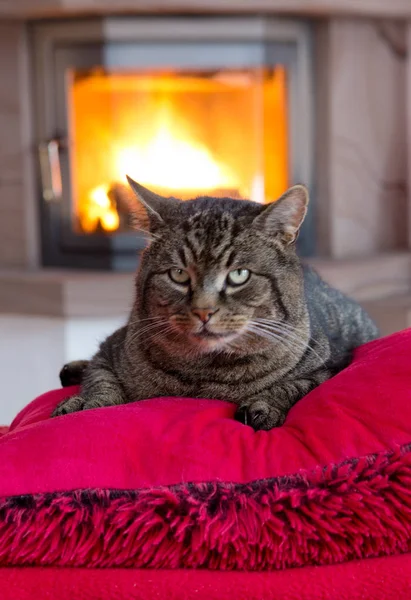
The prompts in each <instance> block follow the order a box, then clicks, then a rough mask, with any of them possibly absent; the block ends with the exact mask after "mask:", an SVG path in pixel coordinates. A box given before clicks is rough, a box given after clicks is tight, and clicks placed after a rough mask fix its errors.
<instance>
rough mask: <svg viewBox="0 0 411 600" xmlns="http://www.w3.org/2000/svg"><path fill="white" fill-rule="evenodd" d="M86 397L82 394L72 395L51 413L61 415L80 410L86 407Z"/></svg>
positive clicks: (54, 415) (56, 415)
mask: <svg viewBox="0 0 411 600" xmlns="http://www.w3.org/2000/svg"><path fill="white" fill-rule="evenodd" d="M85 403H86V401H85V399H84V398H83V397H82V396H72V397H71V398H67V399H66V400H63V402H60V404H58V405H57V406H56V408H55V409H54V411H53V412H52V413H51V416H52V417H61V416H62V415H68V414H69V413H73V412H78V411H80V410H83V409H84V406H85Z"/></svg>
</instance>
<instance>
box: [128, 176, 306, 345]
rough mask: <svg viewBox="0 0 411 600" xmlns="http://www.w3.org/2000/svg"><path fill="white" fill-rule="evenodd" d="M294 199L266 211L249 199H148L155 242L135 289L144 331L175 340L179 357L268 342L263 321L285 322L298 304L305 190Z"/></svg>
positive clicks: (160, 339)
mask: <svg viewBox="0 0 411 600" xmlns="http://www.w3.org/2000/svg"><path fill="white" fill-rule="evenodd" d="M138 193H139V196H140V197H141V190H140V188H138ZM292 196H293V193H291V199H290V198H288V200H287V198H285V200H284V201H283V202H284V204H290V206H289V207H287V206H285V207H284V206H283V208H281V206H280V203H279V204H278V207H276V208H275V210H271V211H267V208H266V207H264V206H261V205H259V204H256V203H252V202H246V201H238V200H231V199H213V198H198V199H196V200H192V201H188V202H180V201H177V200H175V199H169V198H168V199H160V200H158V197H157V196H156V197H154V201H153V196H150V197H148V198H147V194H145V197H144V198H143V200H144V202H145V204H146V205H148V206H149V208H148V210H147V212H146V213H145V217H146V219H148V220H146V222H145V224H146V225H145V226H146V228H149V230H150V234H151V235H152V241H151V244H150V246H149V248H148V249H147V250H146V251H145V253H144V256H143V259H142V264H141V269H140V272H139V276H138V280H137V286H138V288H139V291H140V293H139V296H140V298H141V312H142V315H143V318H145V319H146V320H147V321H146V323H147V324H146V331H147V332H150V333H151V334H152V336H153V339H154V340H155V341H157V342H160V343H161V342H162V343H167V342H169V343H170V342H172V343H173V347H174V350H175V348H176V347H177V348H180V349H181V353H182V354H184V353H185V352H187V351H188V352H190V351H191V352H192V351H195V352H197V353H209V352H212V351H215V350H219V351H220V350H224V349H226V350H227V351H230V352H235V351H236V350H239V349H241V348H243V349H244V345H247V344H249V345H250V344H251V345H254V346H256V345H257V346H258V345H259V346H264V344H267V343H268V342H267V336H261V335H260V336H255V335H254V333H255V331H256V329H257V328H258V329H259V330H260V331H264V327H265V321H266V320H267V322H268V321H269V320H270V321H275V322H286V321H287V319H288V318H289V310H290V308H291V307H292V305H293V304H295V303H297V304H298V302H301V293H302V288H301V272H300V268H299V261H298V259H297V257H296V255H295V251H294V249H293V248H292V243H291V242H293V241H294V239H295V237H296V235H297V232H298V228H299V226H300V224H301V221H302V218H303V216H304V214H305V207H306V192H305V189H304V188H302V187H301V186H299V187H298V188H295V196H296V197H295V198H293V197H292ZM290 200H291V201H290ZM266 213H267V214H266ZM271 213H272V214H271ZM274 213H275V214H274ZM288 213H290V214H288ZM285 219H286V220H287V223H285V222H284V220H285ZM143 220H144V219H143ZM147 225H148V227H147ZM294 312H295V314H296V315H297V314H298V311H296V310H295V311H294Z"/></svg>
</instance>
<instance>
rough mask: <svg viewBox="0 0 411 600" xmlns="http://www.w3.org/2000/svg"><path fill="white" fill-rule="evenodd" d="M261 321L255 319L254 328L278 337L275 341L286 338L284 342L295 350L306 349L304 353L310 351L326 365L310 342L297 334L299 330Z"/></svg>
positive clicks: (289, 326) (273, 322)
mask: <svg viewBox="0 0 411 600" xmlns="http://www.w3.org/2000/svg"><path fill="white" fill-rule="evenodd" d="M259 321H260V320H259V319H254V320H253V321H252V323H253V324H254V326H257V327H258V328H260V329H261V330H263V331H264V332H266V333H267V334H272V335H273V336H276V337H275V339H279V338H280V339H283V338H282V336H284V338H285V339H284V340H283V341H284V342H285V341H287V342H288V344H289V346H293V347H294V348H295V349H297V348H298V349H304V352H306V351H307V350H308V351H309V352H311V353H312V354H314V355H315V356H316V358H317V359H318V360H319V361H320V362H321V363H322V364H323V363H324V360H323V358H322V357H321V356H320V355H319V354H318V353H317V352H316V351H315V350H314V348H313V347H312V346H311V344H310V343H309V342H308V341H304V340H303V339H302V338H301V337H299V336H298V335H297V334H296V332H297V331H298V329H297V328H295V327H292V326H291V325H289V324H286V325H287V327H288V329H286V328H285V327H283V324H282V323H279V322H275V321H270V322H267V323H266V322H262V323H261V322H259ZM261 321H268V319H264V320H263V319H261Z"/></svg>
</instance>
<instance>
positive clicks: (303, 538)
mask: <svg viewBox="0 0 411 600" xmlns="http://www.w3.org/2000/svg"><path fill="white" fill-rule="evenodd" d="M75 391H76V390H75V389H65V390H58V391H54V392H50V393H48V394H45V395H43V396H41V397H40V398H37V400H35V401H34V402H32V403H31V404H30V405H29V406H27V407H26V408H25V409H24V410H23V411H22V412H21V413H20V414H19V415H18V416H17V417H16V419H15V420H14V422H13V423H12V425H11V427H10V430H9V432H8V433H6V434H5V435H4V436H3V437H1V438H0V496H1V497H3V501H2V502H3V505H2V506H3V509H4V510H3V512H1V510H0V542H1V535H2V533H1V532H2V531H3V535H4V536H6V538H7V536H8V535H9V536H10V541H9V542H7V543H3V545H1V543H0V564H27V560H28V556H30V560H29V562H30V563H31V564H76V565H104V566H113V565H119V564H121V565H124V566H130V565H133V566H146V565H149V566H169V567H170V566H171V567H175V566H209V567H211V568H213V567H214V568H271V567H282V566H290V565H301V564H305V563H306V562H311V563H317V564H325V563H330V562H338V561H340V560H346V559H348V558H352V557H361V556H377V555H378V554H381V553H393V552H398V551H404V550H407V549H408V540H409V539H410V538H411V521H410V519H408V522H410V525H409V526H408V524H404V523H403V520H404V514H408V513H407V511H411V498H410V496H411V492H408V491H407V489H405V488H407V486H406V485H405V483H404V482H402V480H401V482H402V483H401V486H400V488H401V489H400V488H398V487H397V488H395V490H394V491H393V490H392V489H391V488H390V486H388V485H386V486H385V487H384V486H383V487H382V488H381V485H382V484H381V478H388V479H390V477H391V475H390V473H391V474H392V473H394V472H395V473H396V477H397V480H398V477H400V479H401V477H403V478H404V477H405V480H407V477H410V473H409V471H408V470H407V469H409V468H410V467H409V464H411V456H410V452H409V449H408V447H407V446H404V445H406V444H408V443H409V442H411V330H408V331H405V332H402V333H399V334H396V335H393V336H391V337H388V338H385V339H383V340H379V341H375V342H371V343H370V344H368V345H366V346H364V347H362V348H360V349H359V350H358V351H357V352H356V355H355V359H354V361H353V363H352V365H351V366H350V367H349V368H348V369H346V370H345V371H344V372H342V373H340V374H339V375H337V376H336V377H334V378H333V379H332V380H330V381H328V382H326V383H324V384H323V385H321V386H320V387H319V388H317V389H316V390H314V391H313V392H312V393H311V394H309V395H308V396H307V397H306V398H304V399H303V400H301V401H300V402H299V403H298V404H297V405H296V406H295V407H294V408H293V409H292V410H291V411H290V413H289V415H288V417H287V419H286V422H285V424H284V425H283V426H282V427H280V428H279V429H274V430H272V431H269V432H264V431H259V432H254V431H253V430H252V429H251V428H250V427H247V426H244V425H242V424H240V423H238V422H236V421H235V420H234V419H233V415H234V411H235V406H234V405H232V404H229V403H226V402H222V401H217V400H195V399H182V398H162V399H151V400H146V401H144V402H138V403H135V404H129V405H124V406H116V407H109V408H104V409H97V410H90V411H85V412H80V413H74V414H71V415H67V416H64V417H59V418H57V419H49V416H50V413H51V411H52V409H53V408H54V406H55V405H56V404H57V403H58V402H60V401H61V400H62V399H63V398H65V397H66V396H68V395H69V394H72V393H73V392H75ZM400 446H403V448H402V449H401V450H399V447H400ZM391 450H394V451H395V452H394V454H391V453H390V451H391ZM375 453H380V454H381V456H380V457H379V458H378V459H377V460H375V459H374V458H368V459H366V460H364V461H357V460H350V461H349V462H348V463H346V464H345V463H344V461H345V460H346V459H356V457H361V456H365V455H370V454H375ZM336 464H337V465H339V466H337V467H335V466H334V465H336ZM317 466H324V467H326V466H327V469H326V470H325V471H324V470H322V469H320V470H315V467H317ZM313 469H314V470H313ZM284 475H287V476H293V477H289V478H282V477H281V476H284ZM273 478H274V479H273ZM266 480H268V481H266ZM405 480H404V481H405ZM384 481H385V480H384ZM407 481H408V480H407ZM410 481H411V479H410ZM250 482H253V483H252V485H243V486H239V487H235V486H234V487H233V486H232V485H228V484H232V483H239V484H247V483H250ZM360 482H362V483H361V485H362V486H363V488H361V486H360ZM370 482H372V485H371V483H370ZM192 483H195V484H198V485H195V486H193V485H190V484H192ZM208 483H210V484H211V487H210V485H208V486H207V484H208ZM407 485H408V484H407ZM159 486H161V488H160V487H159ZM165 486H171V487H165ZM344 486H345V487H344ZM347 486H348V487H347ZM403 487H404V489H405V491H404V489H403ZM410 487H411V486H408V489H410ZM153 488H158V489H157V490H153ZM377 488H378V489H377ZM387 488H390V489H389V493H390V494H391V496H390V498H391V500H390V499H388V500H387V497H386V496H384V498H383V500H382V501H381V502H380V501H379V500H378V498H380V497H381V494H382V491H381V490H385V491H386V490H387ZM85 489H87V490H91V491H90V492H87V494H84V493H81V492H80V491H81V490H85ZM73 490H74V491H75V492H74V493H70V492H72V491H73ZM79 490H80V491H79ZM111 490H116V492H115V493H113V492H112V491H111ZM119 490H128V492H127V493H124V494H122V493H120V492H119ZM325 490H326V491H325ZM359 490H361V491H359ZM136 491H138V493H136ZM385 491H384V493H385ZM56 492H61V493H60V494H56ZM47 493H48V494H47ZM387 493H388V492H387ZM21 494H25V495H27V494H34V496H31V497H30V502H28V501H27V502H26V503H23V504H21V503H20V504H19V501H17V500H16V499H15V498H14V499H10V496H18V495H21ZM50 494H51V496H50ZM53 494H54V495H53ZM264 494H265V496H264ZM311 501H312V506H311V505H310V504H309V503H310V502H311ZM408 501H409V504H410V506H409V507H408V504H407V502H408ZM155 502H157V505H156V506H157V508H158V511H160V512H158V511H157V508H155V507H154V508H153V506H154V505H155ZM213 502H214V504H213ZM344 502H348V504H347V505H345V504H344ZM378 502H380V505H378V506H377V504H378ZM390 502H391V504H392V505H389V503H390ZM153 503H154V504H153ZM327 503H328V504H327ZM387 503H388V504H387ZM85 505H86V506H92V507H93V509H92V510H93V511H95V512H94V513H93V518H91V517H90V514H88V516H87V519H88V520H87V527H86V526H84V523H83V521H82V519H83V518H84V514H85V513H84V506H85ZM51 507H52V508H51ZM73 507H75V508H73ZM96 507H97V508H96ZM267 507H270V509H269V513H267ZM240 508H242V509H243V512H242V513H241V515H242V517H241V518H244V522H241V519H240V521H239V517H238V514H239V513H238V511H239V509H240ZM0 509H1V506H0ZM377 509H378V510H380V511H382V512H381V515H379V516H378V519H380V520H381V519H382V516H383V515H384V514H386V521H387V522H381V523H380V524H381V527H380V525H379V524H378V523H377V522H376V521H375V519H374V520H373V515H375V514H376V511H377ZM50 511H52V514H53V515H54V516H55V521H53V520H52V525H50V524H49V521H50V518H51V516H50ZM53 511H54V512H53ZM110 511H111V512H110ZM122 511H123V512H122ZM127 511H131V512H127ZM167 511H168V512H167ZM202 511H203V512H202ZM213 511H214V514H213ZM247 511H248V512H247ZM250 511H251V512H250ZM264 511H265V512H264ZM275 511H277V513H278V515H277V516H275V515H274V512H275ZM304 511H305V512H306V514H305V512H304ZM316 511H317V514H315V513H316ZM384 511H385V513H384ZM390 511H391V512H390ZM396 511H397V512H396ZM398 511H399V512H398ZM404 511H405V512H404ZM240 512H241V511H240ZM23 513H24V515H25V520H24V519H23V521H22V514H23ZM397 513H398V514H397ZM119 514H123V515H127V519H128V520H127V519H126V516H124V519H126V520H125V521H124V523H123V525H124V527H125V529H126V533H125V530H123V529H122V527H123V525H122V524H121V523H120V522H116V526H115V527H114V526H113V519H119V516H118V515H119ZM165 514H167V517H165V516H164V515H165ZM410 514H411V512H410ZM56 515H58V517H57V516H56ZM102 515H103V516H102ZM176 515H177V516H176ZM204 515H205V516H204ZM244 515H245V516H244ZM273 515H274V516H273ZM131 516H132V517H133V521H132V522H133V527H135V529H132V528H131V525H130V523H131V520H130V519H131ZM140 516H141V522H140V521H139V520H138V519H139V517H140ZM186 517H187V518H186ZM354 517H355V519H358V523H357V524H355V523H354V521H353V519H354ZM185 518H186V524H185V525H183V524H182V523H183V522H184V519H185ZM2 519H3V521H2ZM70 519H72V520H71V521H70ZM93 519H95V521H94V520H93ZM105 519H106V520H105ZM173 519H177V521H178V520H179V521H178V523H179V524H178V525H175V527H177V529H175V528H174V525H173V523H177V521H175V522H174V521H173ZM270 519H271V521H270ZM327 519H329V521H327ZM338 519H340V520H338ZM350 519H351V521H350ZM355 519H354V520H355ZM364 519H365V521H364ZM367 519H368V521H367ZM143 522H144V527H151V526H152V528H151V529H150V532H149V533H148V530H146V529H144V527H143V525H142V523H143ZM200 522H201V523H200ZM217 522H218V526H217V525H215V531H214V532H212V531H211V530H207V531H208V533H207V535H206V534H205V530H204V527H206V528H210V527H212V523H217ZM80 523H82V525H83V526H84V527H85V530H87V531H88V533H89V537H88V538H87V544H86V546H87V550H85V549H84V548H83V549H82V550H81V551H80V550H78V548H79V544H78V540H77V542H76V541H74V542H73V545H72V546H70V548H69V549H67V548H66V550H67V551H66V552H65V553H62V551H61V548H60V547H59V544H63V546H64V544H69V543H70V542H69V541H68V539H67V531H68V530H69V531H72V530H71V529H70V527H71V528H72V527H74V526H76V527H77V526H78V525H79V524H80ZM224 523H225V525H224ZM353 523H354V524H353ZM364 523H365V525H364ZM200 525H201V526H200ZM263 525H264V527H265V528H267V527H268V525H269V526H270V528H271V529H270V531H271V533H270V535H269V537H268V538H267V535H268V534H267V529H264V528H262V527H263ZM46 526H47V527H52V530H53V532H54V535H55V536H56V540H57V541H56V542H55V544H56V545H55V548H54V550H55V551H53V552H51V551H50V548H48V546H47V543H46V542H44V536H43V535H42V528H44V527H46ZM2 527H3V529H1V528H2ZM16 527H21V528H22V533H21V536H22V538H21V539H22V544H23V546H22V547H23V550H21V548H22V547H21V546H20V547H18V548H17V547H16V546H15V545H14V546H13V537H14V534H15V528H16ZM139 527H140V529H139ZM158 527H160V529H161V528H163V529H162V531H163V533H162V534H161V535H160V533H158ZM178 527H180V529H179V530H178ZM186 527H189V531H190V539H189V540H188V539H186V538H184V536H183V534H182V533H181V532H182V531H185V532H186V533H187V530H186ZM196 527H198V531H197V533H196V532H195V528H196ZM250 527H251V529H247V528H250ZM364 527H365V529H364ZM367 527H368V528H373V527H374V530H373V532H371V533H370V531H369V530H368V529H367ZM67 528H68V529H67ZM98 528H100V529H99V530H98ZM110 528H111V529H110ZM130 528H131V529H130ZM173 528H174V529H173ZM236 528H237V529H236ZM238 528H240V529H241V531H240V530H239V529H238ZM330 528H331V529H330ZM344 528H346V531H345V529H344ZM332 529H334V532H333V533H332V531H331V530H332ZM408 529H410V531H408ZM177 530H178V531H180V533H178V531H177ZM316 530H317V531H316ZM50 531H51V530H50ZM210 531H211V533H210ZM393 531H394V534H393V533H392V532H393ZM318 532H320V533H318ZM389 532H391V533H389ZM33 533H36V535H38V540H39V543H34V541H33V540H34V539H35V536H33ZM94 533H95V535H96V538H95V539H94V538H93V535H94ZM291 533H292V535H293V536H294V538H293V539H292V535H291ZM357 533H358V534H359V537H358V539H356V540H355V542H354V541H353V539H352V536H354V538H355V536H356V534H357ZM28 534H30V535H31V542H30V544H31V545H30V548H29V550H28V549H26V550H24V543H25V542H24V539H25V536H27V535H28ZM122 534H124V535H128V536H129V538H127V543H126V541H125V540H123V542H124V544H123V545H122V546H121V550H120V547H118V548H117V551H116V552H117V553H116V552H114V553H113V552H110V553H108V552H107V548H108V546H107V547H106V546H104V544H103V546H102V545H101V542H100V545H99V542H98V540H99V539H100V540H101V539H102V538H105V537H106V538H107V539H111V538H110V536H114V537H115V539H116V540H117V541H118V536H119V535H122ZM150 535H153V536H154V537H153V541H154V540H155V539H156V535H157V542H156V543H157V545H158V546H157V552H156V554H155V555H154V554H153V552H152V550H151V549H150V548H151V547H150V548H149V549H147V548H145V550H144V552H143V550H142V547H143V546H144V544H146V542H147V539H148V537H147V536H150ZM196 535H197V536H200V538H198V539H197V541H196V540H195V536H196ZM224 535H227V538H224ZM116 536H117V537H116ZM162 536H164V538H163V537H162ZM193 536H194V537H193ZM207 536H209V538H207ZM233 536H234V537H233ZM270 536H271V537H270ZM322 536H325V538H326V542H327V543H326V544H325V546H324V545H323V541H324V540H323V539H322ZM344 536H345V537H344ZM387 536H388V537H387ZM160 538H161V540H160ZM206 538H207V539H206ZM262 538H264V539H265V542H266V543H267V544H268V546H267V548H268V549H271V550H270V551H271V554H269V553H268V554H267V553H266V554H264V556H262V553H261V552H260V554H261V555H260V554H259V551H258V548H259V547H260V548H261V545H262V544H263V541H262ZM325 538H324V539H325ZM388 538H389V539H388ZM7 539H8V538H7ZM199 539H201V543H200V541H199ZM242 539H243V545H241V540H242ZM251 539H253V540H255V547H253V546H252V543H251V541H250V540H251ZM136 540H137V541H138V540H139V541H138V543H137V541H136ZM247 540H248V542H249V543H248V546H247V547H246V543H247V542H246V541H247ZM336 540H338V541H336ZM342 540H343V541H342ZM348 540H351V541H350V543H349V544H348ZM117 541H116V544H117ZM162 542H164V544H165V545H164V548H163V549H162V550H161V551H160V545H161V543H162ZM265 542H264V543H265ZM285 542H286V543H285ZM357 542H358V543H357ZM224 543H226V544H227V545H226V546H224ZM93 544H94V545H93ZM96 544H97V546H96ZM127 544H128V545H127ZM173 544H174V546H173ZM221 544H223V545H222V546H221V547H220V545H221ZM236 544H240V545H239V546H238V548H237V550H236V552H235V553H234V555H231V550H230V548H234V547H235V545H236ZM125 545H126V546H127V547H126V548H125ZM146 545H147V544H146ZM216 545H217V546H216ZM280 545H281V550H279V548H280ZM339 545H341V547H340V546H339ZM40 546H41V547H40ZM200 547H201V548H200ZM216 547H218V548H219V550H218V552H217V553H216ZM13 548H14V549H13ZM16 548H17V549H16ZM195 548H196V551H194V549H195ZM199 548H200V550H201V551H200V550H199ZM111 549H113V547H111ZM240 550H241V551H240ZM173 552H174V554H173ZM224 553H225V554H224ZM116 561H117V562H116Z"/></svg>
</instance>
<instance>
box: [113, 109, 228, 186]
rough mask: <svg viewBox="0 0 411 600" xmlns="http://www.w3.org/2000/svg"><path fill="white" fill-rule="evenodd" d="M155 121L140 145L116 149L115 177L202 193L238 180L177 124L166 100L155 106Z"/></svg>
mask: <svg viewBox="0 0 411 600" xmlns="http://www.w3.org/2000/svg"><path fill="white" fill-rule="evenodd" d="M159 108H160V110H159V120H158V123H157V126H156V129H155V131H154V132H153V136H152V137H151V138H150V139H149V140H148V141H147V142H146V143H143V144H140V145H139V142H138V140H136V141H135V143H134V144H132V145H131V146H130V147H128V148H121V147H119V148H117V149H116V151H115V156H116V161H115V162H116V170H117V175H118V178H119V179H120V180H122V181H126V179H125V173H127V174H128V175H131V177H133V178H135V179H136V180H137V181H138V182H139V183H142V184H143V185H146V186H147V187H154V188H164V189H169V190H170V191H171V190H173V191H178V192H180V193H182V194H183V195H184V193H190V192H192V193H194V194H195V193H203V194H204V193H206V192H211V191H212V190H214V189H219V188H227V189H230V188H234V189H236V188H238V186H239V181H238V180H237V179H236V178H235V177H234V175H233V173H230V170H229V169H228V168H227V167H226V166H225V165H224V164H223V163H219V162H218V161H217V159H216V158H215V157H214V156H213V155H212V153H211V152H210V150H208V149H207V148H206V146H204V145H203V144H201V143H200V142H198V141H197V140H195V139H194V138H193V137H192V136H191V135H190V132H189V131H187V130H186V131H184V129H185V128H184V127H182V126H181V125H180V126H179V125H178V123H176V121H175V119H174V122H173V113H172V109H171V107H170V105H169V103H164V104H163V106H161V107H159Z"/></svg>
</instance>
